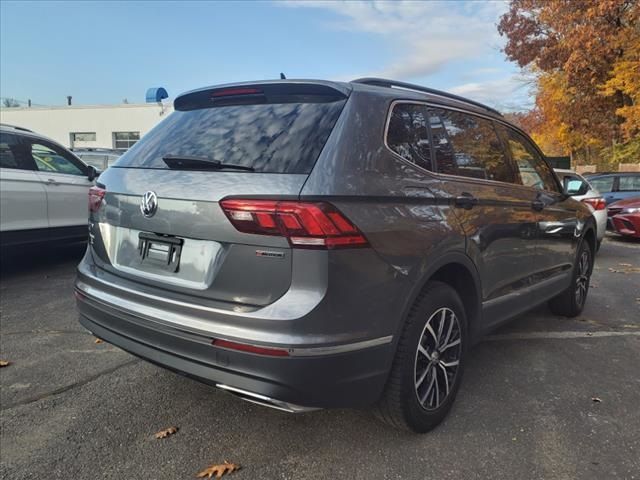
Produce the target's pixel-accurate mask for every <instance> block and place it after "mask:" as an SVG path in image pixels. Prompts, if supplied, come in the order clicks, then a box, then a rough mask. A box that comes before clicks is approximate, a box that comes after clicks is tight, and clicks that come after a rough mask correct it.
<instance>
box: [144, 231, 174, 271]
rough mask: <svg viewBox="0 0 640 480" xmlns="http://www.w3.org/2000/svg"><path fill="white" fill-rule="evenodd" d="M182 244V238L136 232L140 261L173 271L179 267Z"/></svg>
mask: <svg viewBox="0 0 640 480" xmlns="http://www.w3.org/2000/svg"><path fill="white" fill-rule="evenodd" d="M183 244H184V240H183V239H182V238H176V237H168V236H162V235H156V234H155V233H147V232H140V233H139V234H138V253H139V254H140V263H141V264H142V265H145V264H146V265H149V266H153V267H155V268H159V269H162V270H165V271H167V272H172V273H175V272H177V271H178V269H179V268H180V254H181V253H182V246H183Z"/></svg>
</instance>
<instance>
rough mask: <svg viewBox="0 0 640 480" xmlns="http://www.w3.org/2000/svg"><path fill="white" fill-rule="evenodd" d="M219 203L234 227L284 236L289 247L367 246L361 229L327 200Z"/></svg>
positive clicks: (257, 232) (262, 233)
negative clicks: (325, 201) (326, 201)
mask: <svg viewBox="0 0 640 480" xmlns="http://www.w3.org/2000/svg"><path fill="white" fill-rule="evenodd" d="M220 205H221V206H222V209H223V210H224V213H225V214H226V215H227V217H228V218H229V220H230V221H231V223H232V224H233V225H234V226H235V227H236V229H237V230H239V231H241V232H244V233H254V234H258V235H277V236H282V237H286V238H287V239H288V240H289V243H290V244H291V246H293V247H297V248H319V249H333V248H350V247H351V248H352V247H366V246H368V245H369V242H368V241H367V239H366V238H365V236H364V235H363V234H362V232H361V231H360V230H358V228H357V227H356V226H355V225H354V224H353V223H351V222H350V221H349V219H347V218H346V217H345V216H344V215H343V214H342V213H341V212H340V211H338V209H337V208H335V207H334V206H333V205H331V204H329V203H324V202H290V201H278V200H239V199H228V200H222V201H221V202H220Z"/></svg>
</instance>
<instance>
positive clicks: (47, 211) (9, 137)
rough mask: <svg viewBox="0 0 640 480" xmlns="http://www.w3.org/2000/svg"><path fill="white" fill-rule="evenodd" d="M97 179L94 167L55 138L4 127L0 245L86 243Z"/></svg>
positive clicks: (0, 155)
mask: <svg viewBox="0 0 640 480" xmlns="http://www.w3.org/2000/svg"><path fill="white" fill-rule="evenodd" d="M96 176H97V171H96V169H95V168H94V167H92V166H88V165H86V164H85V163H84V162H82V160H80V159H79V158H78V157H76V156H75V155H73V154H72V153H71V152H70V151H69V150H67V149H66V148H64V147H63V146H62V145H60V144H58V143H56V142H54V141H53V140H50V139H48V138H46V137H43V136H42V135H38V134H36V133H33V132H31V131H30V130H27V129H25V128H20V127H13V126H9V125H0V244H1V245H2V246H3V247H5V246H11V245H22V244H27V243H40V242H56V241H65V242H67V241H76V240H84V239H86V238H87V234H88V232H87V202H88V194H89V188H90V187H91V186H92V185H93V183H94V182H93V181H94V179H95V177H96Z"/></svg>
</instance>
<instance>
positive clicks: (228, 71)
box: [0, 0, 532, 110]
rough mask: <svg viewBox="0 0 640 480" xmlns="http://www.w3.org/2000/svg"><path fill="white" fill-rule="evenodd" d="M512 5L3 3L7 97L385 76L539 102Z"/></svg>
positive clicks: (103, 97) (104, 95) (0, 88)
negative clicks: (513, 29) (510, 25)
mask: <svg viewBox="0 0 640 480" xmlns="http://www.w3.org/2000/svg"><path fill="white" fill-rule="evenodd" d="M506 9H507V5H506V3H505V1H502V0H496V1H460V2H458V1H451V0H450V1H424V2H417V1H402V2H400V1H398V2H382V1H366V2H365V1H362V2H361V1H349V2H338V1H309V0H301V1H278V0H275V1H236V2H222V1H218V2H205V1H196V2H190V1H182V2H171V1H143V2H117V1H109V2H101V1H90V2H81V1H61V2H54V1H48V2H26V1H20V2H14V1H7V0H2V1H1V2H0V96H1V97H4V98H7V97H9V98H14V99H17V100H19V101H22V102H26V100H27V99H31V100H32V102H33V104H34V105H62V104H65V103H66V97H67V95H72V96H73V103H74V104H87V105H88V104H112V103H121V102H122V101H123V100H124V99H127V100H128V101H129V102H130V103H143V102H144V96H145V92H146V90H147V89H148V88H150V87H164V88H165V89H167V91H168V93H169V96H170V97H175V96H177V95H178V94H180V93H182V92H184V91H187V90H191V89H194V88H200V87H204V86H208V85H215V84H220V83H230V82H236V81H247V80H263V79H274V78H278V77H279V74H280V72H284V73H285V75H286V76H287V78H320V79H327V80H340V81H348V80H351V79H354V78H358V77H363V76H381V77H385V78H392V79H395V80H401V81H408V82H413V83H418V84H421V85H425V86H429V87H432V88H438V89H442V90H446V91H450V92H452V93H457V94H460V95H463V96H466V97H468V98H471V99H474V100H478V101H481V102H484V103H487V104H489V105H492V106H495V107H498V108H500V109H502V110H521V109H524V108H527V107H530V106H531V102H532V101H531V98H530V92H529V87H528V84H527V82H526V78H525V77H523V76H522V75H521V73H520V71H519V69H518V68H517V66H516V65H514V64H513V63H510V62H508V61H507V60H506V59H505V56H504V54H503V53H502V51H501V48H502V47H503V46H504V39H503V38H501V37H500V36H499V35H498V33H497V29H496V24H497V22H498V21H499V17H500V15H501V14H502V13H504V12H505V11H506Z"/></svg>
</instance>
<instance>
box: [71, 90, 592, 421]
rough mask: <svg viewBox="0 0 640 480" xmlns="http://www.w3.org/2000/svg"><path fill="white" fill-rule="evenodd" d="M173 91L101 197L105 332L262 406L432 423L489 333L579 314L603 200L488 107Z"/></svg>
mask: <svg viewBox="0 0 640 480" xmlns="http://www.w3.org/2000/svg"><path fill="white" fill-rule="evenodd" d="M174 105H175V112H174V113H172V114H171V115H170V116H169V117H168V118H167V119H165V120H164V121H162V122H161V123H160V124H159V125H158V126H157V127H155V128H154V129H153V130H152V131H151V132H150V133H148V134H147V135H145V136H144V138H143V139H141V140H140V141H139V142H138V143H136V144H135V145H134V146H133V147H132V148H131V149H130V150H128V151H127V152H126V153H125V154H124V155H123V156H122V157H121V158H120V159H119V160H118V161H117V162H116V163H115V164H114V165H113V166H112V167H110V168H109V169H108V170H107V171H105V172H104V173H103V174H102V175H101V176H100V177H99V179H98V184H97V185H96V187H94V188H93V189H92V190H91V192H90V193H89V210H90V213H89V217H90V219H89V231H90V245H89V247H88V249H87V252H86V255H85V257H84V258H83V260H82V262H81V263H80V265H79V267H78V277H77V280H76V284H75V288H76V297H77V302H78V307H79V310H80V322H81V323H82V325H84V326H85V327H86V328H87V329H89V330H90V331H91V332H93V334H94V335H96V336H97V337H100V338H102V339H104V340H105V341H107V342H109V343H112V344H114V345H117V346H118V347H120V348H122V349H124V350H127V351H129V352H131V353H133V354H134V355H137V356H139V357H142V358H145V359H147V360H149V361H150V362H153V363H156V364H158V365H160V366H163V367H165V368H168V369H171V370H174V371H177V372H180V373H182V374H184V375H187V376H190V377H193V378H195V379H198V380H200V381H204V382H207V383H210V384H212V385H215V386H216V387H219V388H221V389H224V390H226V391H228V392H231V393H233V394H236V395H238V396H240V397H242V398H244V399H245V400H248V401H251V402H255V403H259V404H263V405H268V406H271V407H275V408H278V409H281V410H286V411H289V412H303V411H308V410H313V409H318V408H329V407H361V406H369V405H374V406H375V411H376V412H377V414H378V416H379V417H380V418H381V419H383V420H385V421H386V422H388V423H389V424H392V425H394V426H398V427H403V428H408V429H411V430H414V431H417V432H424V431H427V430H429V429H431V428H433V427H434V426H436V425H437V424H438V423H439V422H440V421H441V420H442V419H443V418H444V417H445V415H446V413H447V412H448V410H449V409H450V408H451V404H452V402H453V401H454V398H455V396H456V392H457V390H458V387H459V386H460V381H461V378H462V372H463V369H464V366H465V363H466V362H467V361H468V353H469V348H470V346H471V345H472V344H473V342H474V341H475V340H477V339H478V338H479V337H480V336H481V335H482V334H483V333H484V332H487V331H488V330H490V329H493V328H495V327H496V326H498V325H500V324H502V323H503V322H505V321H506V320H508V319H510V318H512V317H514V316H516V315H518V314H520V313H522V312H524V311H526V310H528V309H530V308H531V307H533V306H535V305H537V304H540V303H542V302H546V301H549V305H550V307H551V309H552V311H553V312H554V313H556V314H560V315H565V316H574V315H577V314H579V313H580V312H581V310H582V308H583V306H584V303H585V300H586V296H587V292H588V288H589V277H590V275H591V271H592V265H593V258H594V257H593V254H594V249H595V245H596V228H595V224H594V219H593V217H592V216H591V212H590V210H589V208H588V207H587V206H585V205H583V204H582V203H580V202H578V201H575V200H574V199H572V198H571V197H570V196H569V195H568V194H567V193H566V192H564V191H563V189H562V186H561V184H560V182H559V181H558V179H557V177H556V176H555V174H554V172H553V170H552V169H551V168H550V167H549V166H548V165H547V163H546V162H545V160H544V157H543V155H542V153H541V152H540V150H539V149H538V147H536V145H535V144H534V143H533V142H532V141H531V140H530V139H529V137H528V136H527V135H526V134H525V133H523V132H522V131H521V130H519V129H518V128H516V127H514V126H513V125H511V124H510V123H508V122H507V121H505V119H504V118H503V117H502V116H501V115H500V114H499V113H498V112H496V111H495V110H492V109H491V108H488V107H486V106H483V105H481V104H478V103H476V102H472V101H470V100H465V99H463V98H460V97H457V96H453V95H450V94H447V93H444V92H440V91H436V90H431V89H427V88H423V87H419V86H416V85H409V84H404V83H399V82H392V81H389V80H382V79H360V80H355V81H353V82H349V83H337V82H327V81H315V80H281V81H265V82H257V83H240V84H233V85H223V86H215V87H208V88H203V89H200V90H194V91H191V92H188V93H185V94H183V95H181V96H179V97H178V98H176V100H175V103H174ZM576 194H580V192H576Z"/></svg>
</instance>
